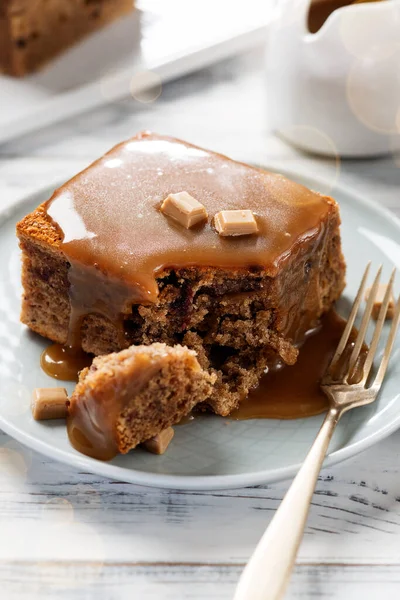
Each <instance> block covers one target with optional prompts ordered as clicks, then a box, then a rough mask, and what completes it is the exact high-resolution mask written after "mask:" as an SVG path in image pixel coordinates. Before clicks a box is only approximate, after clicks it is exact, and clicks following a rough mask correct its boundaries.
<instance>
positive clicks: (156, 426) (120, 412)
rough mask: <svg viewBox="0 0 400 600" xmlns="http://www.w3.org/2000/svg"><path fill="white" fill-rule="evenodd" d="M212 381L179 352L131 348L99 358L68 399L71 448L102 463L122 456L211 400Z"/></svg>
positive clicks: (153, 347)
mask: <svg viewBox="0 0 400 600" xmlns="http://www.w3.org/2000/svg"><path fill="white" fill-rule="evenodd" d="M214 380H215V376H212V375H209V374H208V373H207V372H205V371H203V370H202V369H201V368H200V365H199V363H198V361H197V359H196V353H195V352H193V350H188V349H187V348H184V347H182V346H175V347H173V348H172V347H169V346H166V345H165V344H151V345H149V346H132V347H130V348H128V349H126V350H122V351H121V352H116V353H113V354H109V355H107V356H101V357H97V358H95V359H94V361H93V363H92V365H91V367H89V368H87V369H85V370H84V371H82V372H81V374H80V377H79V382H78V385H77V386H76V388H75V390H74V393H73V394H72V396H71V398H70V406H69V416H68V420H67V424H68V434H69V438H70V440H71V443H72V444H73V445H74V446H75V447H76V448H77V449H78V450H80V451H81V452H83V453H84V454H88V455H89V456H93V457H94V458H100V459H103V460H108V459H110V458H112V457H113V456H115V455H116V454H117V453H119V452H120V453H122V454H126V453H127V452H129V450H131V449H132V448H135V447H136V446H137V445H138V444H140V443H142V442H146V441H147V440H149V439H151V438H153V437H154V436H156V435H158V434H159V433H161V432H162V431H163V430H165V429H166V428H167V427H170V426H171V425H175V424H176V423H179V421H181V419H182V418H183V417H184V416H186V415H187V414H189V413H190V411H191V410H192V409H193V408H194V407H195V406H196V404H198V403H199V402H201V401H203V400H204V399H205V398H207V397H208V396H210V395H211V392H212V385H213V382H214Z"/></svg>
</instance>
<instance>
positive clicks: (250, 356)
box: [17, 133, 345, 415]
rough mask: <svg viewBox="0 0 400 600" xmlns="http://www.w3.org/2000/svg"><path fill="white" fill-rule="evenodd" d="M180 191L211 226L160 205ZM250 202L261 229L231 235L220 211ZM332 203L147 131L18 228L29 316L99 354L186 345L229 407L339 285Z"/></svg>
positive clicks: (287, 348) (285, 353)
mask: <svg viewBox="0 0 400 600" xmlns="http://www.w3.org/2000/svg"><path fill="white" fill-rule="evenodd" d="M182 191H185V192H187V193H188V194H189V195H190V196H191V197H193V198H194V199H196V200H197V201H198V202H200V203H201V204H202V205H203V206H204V207H205V210H206V213H207V215H208V221H207V222H204V223H200V224H199V225H197V226H195V227H192V228H190V229H187V228H185V227H183V226H182V225H181V224H179V223H178V222H176V221H175V220H174V219H169V218H168V217H166V216H165V215H164V214H163V213H162V211H161V210H160V207H161V205H162V202H163V201H164V200H165V198H167V197H168V195H169V194H177V193H179V192H182ZM237 209H240V210H244V209H246V210H250V211H252V213H253V214H254V215H255V218H256V221H257V233H254V234H252V235H243V236H239V237H231V238H228V237H223V236H220V235H219V234H218V232H217V231H216V229H215V227H214V224H213V217H214V216H215V215H216V214H217V213H219V212H220V211H223V210H237ZM339 225H340V216H339V208H338V205H337V204H336V202H335V201H334V200H333V199H331V198H329V197H326V196H322V195H320V194H318V193H315V192H312V191H311V190H308V189H307V188H305V187H303V186H301V185H299V184H297V183H294V182H292V181H290V180H288V179H286V178H285V177H283V176H282V175H278V174H273V173H268V172H265V171H263V170H261V169H256V168H254V167H250V166H247V165H244V164H242V163H238V162H235V161H232V160H230V159H228V158H226V157H224V156H221V155H219V154H215V153H213V152H209V151H206V150H203V149H201V148H197V147H195V146H192V145H190V144H186V143H184V142H181V141H179V140H175V139H173V138H168V137H163V136H158V135H155V134H149V133H143V134H139V135H138V136H136V137H135V138H133V139H131V140H128V141H127V142H125V143H123V144H120V145H119V146H117V147H116V148H114V149H113V150H111V151H110V152H109V153H108V154H106V155H105V156H104V157H103V158H101V159H100V160H99V161H97V162H95V163H93V165H91V166H90V167H89V168H88V169H86V170H85V171H83V172H82V173H80V174H79V175H77V176H76V177H75V178H73V179H72V180H71V181H69V182H68V183H67V184H65V185H64V186H63V187H61V188H60V189H59V190H57V191H56V192H55V193H54V195H53V197H52V198H51V199H50V200H49V201H48V202H46V203H44V204H43V205H41V206H40V207H38V209H37V210H35V211H34V212H33V213H31V214H29V215H27V216H26V217H25V218H24V219H23V220H22V221H21V222H20V223H19V224H18V226H17V231H18V235H19V238H20V245H21V248H22V252H23V286H24V296H23V305H22V313H21V319H22V321H23V322H24V323H25V324H27V325H28V326H29V327H30V328H31V329H32V330H34V331H36V332H37V333H39V334H41V335H43V336H45V337H48V338H49V339H51V340H53V341H55V342H59V343H61V344H69V345H72V346H75V347H78V346H79V347H80V346H82V348H83V349H84V350H86V351H87V352H92V353H94V354H96V355H99V354H107V353H109V352H115V351H118V350H121V349H123V348H126V347H128V346H130V345H132V344H136V345H140V344H151V343H153V342H163V343H166V344H169V345H171V346H173V345H175V344H184V345H186V346H188V347H189V348H192V349H195V350H196V351H197V355H198V360H199V362H200V364H201V366H202V367H203V368H205V369H208V370H209V371H210V372H212V373H214V374H215V375H216V377H217V381H216V384H215V386H214V392H213V394H212V395H211V396H210V397H209V398H208V399H207V406H210V407H211V408H212V409H213V410H214V411H215V412H217V413H219V414H221V415H228V414H229V413H230V412H231V411H232V410H233V409H234V408H235V407H236V406H237V405H238V403H239V402H240V401H241V400H242V399H244V398H245V397H246V396H247V394H248V392H249V390H250V389H251V388H253V387H255V386H256V385H257V383H258V381H259V379H260V377H261V376H262V374H263V373H264V371H265V369H266V368H267V367H271V366H274V365H275V364H276V363H277V361H282V362H283V363H286V364H288V365H291V364H294V362H295V361H296V359H297V355H298V345H299V344H300V343H301V342H302V340H303V339H304V336H305V333H306V332H307V331H308V330H309V329H310V328H312V327H315V326H316V325H317V324H318V320H319V318H320V316H321V315H322V314H323V313H324V312H326V311H327V310H329V308H330V307H331V306H332V303H333V302H334V301H335V300H336V299H337V298H338V297H339V296H340V294H341V292H342V289H343V287H344V274H345V264H344V260H343V256H342V252H341V242H340V230H339Z"/></svg>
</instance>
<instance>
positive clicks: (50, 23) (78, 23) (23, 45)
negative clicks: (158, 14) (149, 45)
mask: <svg viewBox="0 0 400 600" xmlns="http://www.w3.org/2000/svg"><path fill="white" fill-rule="evenodd" d="M133 4H134V3H133V0H51V2H49V1H48V0H0V72H4V73H6V74H8V75H15V76H19V77H20V76H23V75H26V74H27V73H31V72H32V71H36V70H37V69H39V68H40V67H41V66H42V65H43V64H44V63H46V62H48V61H49V60H51V59H52V58H54V57H55V56H56V55H57V54H59V53H60V52H62V51H63V50H65V49H66V48H68V47H69V46H71V45H72V44H74V43H75V42H77V41H78V40H80V39H81V38H83V37H84V36H85V35H87V34H89V33H91V32H93V31H96V30H97V29H100V28H101V27H103V26H104V25H106V24H108V23H110V22H111V21H114V20H115V19H116V18H118V17H120V16H122V15H125V14H128V13H129V12H131V11H132V9H133Z"/></svg>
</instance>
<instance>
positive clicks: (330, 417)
mask: <svg viewBox="0 0 400 600" xmlns="http://www.w3.org/2000/svg"><path fill="white" fill-rule="evenodd" d="M369 269H370V264H368V265H367V268H366V269H365V272H364V275H363V278H362V281H361V284H360V287H359V289H358V292H357V296H356V298H355V300H354V304H353V306H352V309H351V312H350V317H349V320H348V322H347V325H346V327H345V329H344V331H343V335H342V338H341V340H340V342H339V345H338V347H337V349H336V351H335V354H334V356H333V358H332V361H331V363H330V365H329V367H328V369H327V371H326V374H325V375H324V377H323V380H322V383H321V388H322V390H323V391H324V393H325V394H326V395H327V396H328V398H329V406H330V408H329V411H328V414H327V415H326V417H325V420H324V422H323V424H322V426H321V429H320V431H319V433H318V435H317V437H316V439H315V441H314V443H313V445H312V447H311V449H310V451H309V453H308V455H307V457H306V459H305V461H304V463H303V465H302V467H301V468H300V471H299V472H298V474H297V475H296V478H295V479H294V481H293V483H292V485H291V486H290V488H289V490H288V491H287V493H286V496H285V497H284V499H283V501H282V503H281V505H280V507H279V509H278V510H277V511H276V513H275V515H274V518H273V519H272V521H271V523H270V525H269V527H268V529H267V530H266V531H265V533H264V535H263V537H262V538H261V540H260V542H259V543H258V546H257V548H256V549H255V551H254V553H253V555H252V556H251V558H250V561H249V562H248V564H247V566H246V567H245V569H244V571H243V573H242V576H241V578H240V580H239V584H238V586H237V588H236V592H235V596H234V600H279V599H280V598H282V597H283V595H284V593H285V589H286V586H287V584H288V582H289V578H290V574H291V571H292V568H293V565H294V563H295V560H296V554H297V551H298V548H299V546H300V542H301V539H302V537H303V532H304V527H305V524H306V520H307V516H308V512H309V508H310V503H311V499H312V495H313V493H314V489H315V485H316V482H317V479H318V474H319V472H320V470H321V466H322V463H323V460H324V458H325V455H326V452H327V450H328V446H329V442H330V440H331V437H332V434H333V432H334V430H335V427H336V425H337V423H338V421H339V419H340V418H341V416H342V415H343V414H344V413H345V412H347V411H348V410H351V409H352V408H356V407H358V406H364V405H366V404H370V403H371V402H374V400H375V399H376V397H377V395H378V393H379V390H380V388H381V385H382V382H383V379H384V377H385V373H386V370H387V366H388V363H389V358H390V354H391V352H392V349H393V344H394V341H395V337H396V333H397V328H398V325H399V320H400V297H399V299H398V301H397V303H396V307H395V311H394V315H393V320H392V325H391V328H390V332H389V336H388V339H387V342H386V346H385V350H384V352H383V356H382V359H381V362H380V364H379V367H378V371H377V373H376V375H375V377H374V378H373V380H372V381H370V380H371V379H372V365H373V361H374V358H375V354H376V351H377V348H378V343H379V339H380V337H381V333H382V328H383V324H384V322H385V317H386V312H387V309H388V305H389V301H390V297H391V293H392V289H393V281H394V276H395V270H393V272H392V275H391V277H390V281H389V284H388V287H387V290H386V294H385V297H384V300H383V303H382V306H381V309H380V312H379V315H378V319H377V322H376V325H375V331H374V334H373V337H372V341H371V345H370V348H369V350H368V351H367V353H366V358H365V360H364V362H363V364H361V365H360V364H359V362H360V359H361V355H360V353H361V351H362V352H363V353H364V352H365V349H364V350H363V344H364V340H365V335H366V332H367V328H368V324H369V322H370V319H371V313H372V308H373V304H374V301H375V297H376V293H377V290H378V285H379V280H380V276H381V271H382V267H380V269H379V270H378V273H377V275H376V277H375V280H374V283H373V285H372V288H371V292H370V294H369V297H368V301H367V305H366V307H365V312H364V314H363V317H362V320H361V325H360V330H359V332H358V335H357V337H356V339H355V342H354V347H353V350H352V352H351V355H350V358H349V359H348V361H347V364H344V365H340V361H341V359H342V360H343V358H345V357H346V355H344V352H345V350H346V348H348V342H349V338H350V334H351V331H352V328H353V325H354V321H355V319H356V316H357V313H358V309H359V307H360V304H361V301H362V298H363V293H364V288H365V284H366V281H367V277H368V273H369ZM339 365H340V366H341V371H342V372H341V373H340V375H338V371H336V372H335V367H336V369H338V367H339ZM343 371H344V372H343ZM355 372H357V374H358V377H357V378H356V376H355ZM354 381H356V382H355V383H354Z"/></svg>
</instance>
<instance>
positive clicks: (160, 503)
mask: <svg viewBox="0 0 400 600" xmlns="http://www.w3.org/2000/svg"><path fill="white" fill-rule="evenodd" d="M262 66H263V57H262V53H261V52H253V53H251V54H249V55H247V56H244V57H241V58H238V59H235V60H230V61H226V62H224V63H221V64H219V65H216V66H215V67H213V68H212V69H209V70H207V71H204V72H201V73H197V74H195V75H192V76H190V77H186V78H184V79H183V80H180V81H177V82H174V83H172V84H169V85H167V86H165V88H164V89H163V93H162V95H161V97H160V99H159V100H157V102H155V103H154V104H152V105H140V104H139V103H137V102H136V101H134V100H126V101H123V102H120V103H117V104H115V105H112V106H109V107H106V108H104V109H102V110H100V111H96V112H95V113H93V114H91V115H84V116H82V117H80V118H79V119H76V120H74V121H73V122H67V123H65V124H62V125H60V126H58V127H57V128H54V129H51V130H47V131H43V132H41V133H40V134H36V135H35V136H32V137H30V138H27V139H23V140H18V141H15V142H13V143H11V144H8V145H6V146H3V147H0V201H1V205H2V206H6V205H9V206H11V205H12V203H14V202H15V201H17V200H18V199H20V198H23V197H24V196H26V195H27V194H30V193H32V192H34V191H37V190H39V189H42V188H44V187H48V186H54V185H56V184H57V183H58V182H59V181H60V180H63V179H66V178H67V177H69V176H71V175H72V174H73V173H74V172H76V171H77V170H78V169H80V168H82V167H84V166H85V165H86V164H88V163H89V162H90V161H91V160H92V159H94V158H95V157H97V156H98V155H99V154H101V153H102V152H103V151H105V150H107V149H108V148H109V147H110V146H111V145H112V144H114V143H116V142H118V141H120V140H121V139H123V138H126V137H129V136H130V135H132V134H134V133H135V132H136V131H138V130H140V129H153V130H155V131H159V132H161V133H170V134H173V135H176V136H178V137H183V138H187V139H189V140H190V141H192V142H194V143H198V144H200V145H204V146H208V147H212V148H215V149H217V150H220V151H223V152H226V153H228V154H230V155H232V156H234V157H237V158H241V159H243V160H247V161H252V162H257V163H261V164H268V165H270V166H271V167H274V168H276V169H277V170H293V169H294V170H297V171H299V170H300V171H302V172H304V173H310V174H317V175H322V176H324V177H325V178H327V179H328V181H329V182H330V187H334V184H335V181H337V180H338V178H340V181H341V182H346V183H349V184H351V185H353V187H355V188H356V189H357V190H358V191H359V193H360V195H364V196H366V197H368V198H371V199H373V200H375V201H376V202H378V203H381V204H382V205H384V206H386V207H388V208H390V209H391V210H393V211H394V212H396V213H397V214H398V215H400V197H399V185H400V168H399V167H400V162H399V161H398V160H396V159H395V157H393V156H388V157H386V158H384V159H380V160H374V161H369V160H368V161H367V160H364V161H331V160H326V159H325V160H322V159H318V158H316V157H312V156H308V155H303V154H300V153H298V152H297V151H296V150H294V149H292V148H289V147H288V146H287V145H286V144H285V143H284V142H283V141H282V140H280V139H278V138H276V137H274V136H273V135H271V133H270V132H269V131H268V119H267V108H266V106H267V98H266V96H267V93H266V91H265V86H264V81H263V70H262ZM326 191H329V190H326ZM0 385H1V383H0ZM399 455H400V433H396V434H394V435H393V436H391V437H390V438H389V439H387V440H385V441H384V442H382V443H380V444H378V445H377V446H375V447H373V448H371V449H370V450H368V451H367V452H365V453H364V454H362V455H360V456H358V457H355V458H354V459H352V460H351V461H348V462H346V463H343V464H341V465H337V466H336V467H333V468H330V469H327V470H325V471H323V472H322V474H321V477H320V479H319V482H318V486H317V490H316V493H315V495H314V499H313V505H312V509H311V514H310V519H309V522H308V526H307V530H306V534H305V537H304V541H303V544H302V546H301V550H300V554H299V560H298V567H297V569H296V572H295V575H294V578H293V581H292V584H291V588H290V590H289V593H288V598H293V599H300V598H301V599H304V598H329V599H332V598H333V599H336V598H337V599H339V598H340V599H341V600H342V599H347V598H349V599H350V598H351V599H353V598H363V600H374V599H375V598H380V597H381V596H382V597H383V598H385V599H386V598H389V599H391V598H393V599H394V598H398V597H399V595H400V543H399V541H398V540H399V534H400V468H399V462H400V461H399ZM287 486H288V482H285V483H281V484H276V485H273V486H261V487H257V488H246V489H241V490H229V491H224V492H178V491H174V490H171V491H168V490H164V491H159V490H156V489H150V488H140V487H138V486H133V485H129V484H124V483H121V482H114V481H108V480H104V479H101V478H99V477H97V476H94V475H91V474H89V473H79V472H77V471H75V470H74V469H72V468H69V467H66V466H64V465H60V464H58V463H55V462H52V461H51V460H49V459H46V458H43V457H41V456H39V455H37V454H36V453H33V452H31V451H30V450H27V449H24V448H23V447H22V446H20V445H19V444H18V443H16V442H14V441H13V440H11V439H10V438H9V437H8V436H6V435H5V434H3V433H1V432H0V598H1V599H3V598H4V599H5V600H8V599H10V600H14V599H18V600H19V599H22V600H25V599H29V600H36V599H39V598H41V599H47V598H56V597H57V598H58V597H59V598H60V599H70V598H71V599H74V600H88V599H92V598H96V600H106V599H107V600H109V599H110V600H111V599H112V600H114V599H116V600H117V599H118V600H120V599H122V600H125V598H126V599H128V598H129V599H132V598H146V599H149V600H153V599H156V598H157V600H164V599H170V598H171V599H172V598H174V599H175V598H183V599H203V598H210V599H215V600H217V599H218V600H219V599H222V598H231V597H232V593H233V589H234V584H235V582H236V581H237V579H238V577H239V574H240V571H241V568H242V567H243V565H244V564H245V562H246V560H247V559H248V557H249V555H250V554H251V552H252V550H253V548H254V545H255V544H256V542H257V540H258V538H259V537H260V535H261V533H262V531H263V530H264V528H265V526H266V525H267V523H268V522H269V520H270V518H271V516H272V514H273V511H274V510H275V509H276V507H277V506H278V505H279V502H280V500H281V499H282V496H283V494H284V493H285V490H286V489H287Z"/></svg>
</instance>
